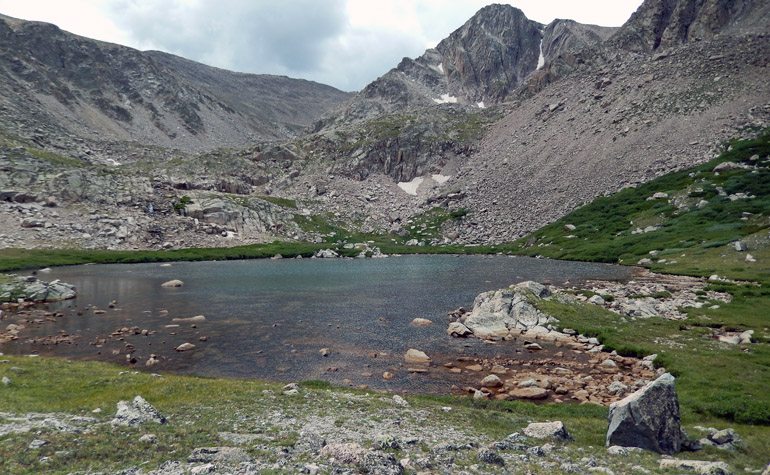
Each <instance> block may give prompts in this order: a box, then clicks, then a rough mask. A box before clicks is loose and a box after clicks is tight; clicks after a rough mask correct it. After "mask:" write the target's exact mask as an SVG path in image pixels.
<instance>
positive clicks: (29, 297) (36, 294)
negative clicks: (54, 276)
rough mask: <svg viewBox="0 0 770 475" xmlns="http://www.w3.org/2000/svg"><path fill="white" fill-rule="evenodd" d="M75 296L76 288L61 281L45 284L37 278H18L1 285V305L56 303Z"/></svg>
mask: <svg viewBox="0 0 770 475" xmlns="http://www.w3.org/2000/svg"><path fill="white" fill-rule="evenodd" d="M75 296H76V291H75V287H74V286H73V285H70V284H67V283H64V282H61V281H59V280H54V281H51V282H45V281H42V280H38V279H37V278H35V277H16V278H15V279H14V280H13V281H12V282H8V283H5V284H0V303H3V302H9V303H18V302H56V301H59V300H68V299H71V298H75Z"/></svg>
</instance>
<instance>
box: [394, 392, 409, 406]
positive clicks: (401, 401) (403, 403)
mask: <svg viewBox="0 0 770 475" xmlns="http://www.w3.org/2000/svg"><path fill="white" fill-rule="evenodd" d="M393 404H394V405H396V406H399V407H409V403H408V402H407V400H406V399H404V398H402V397H401V396H399V395H398V394H394V395H393Z"/></svg>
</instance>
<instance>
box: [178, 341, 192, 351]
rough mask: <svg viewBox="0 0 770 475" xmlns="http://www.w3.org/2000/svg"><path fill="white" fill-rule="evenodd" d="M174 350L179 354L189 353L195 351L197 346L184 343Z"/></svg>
mask: <svg viewBox="0 0 770 475" xmlns="http://www.w3.org/2000/svg"><path fill="white" fill-rule="evenodd" d="M174 349H175V350H176V351H179V352H182V351H189V350H194V349H195V345H193V344H192V343H182V344H181V345H179V346H177V347H176V348H174Z"/></svg>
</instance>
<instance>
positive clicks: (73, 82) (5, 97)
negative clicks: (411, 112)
mask: <svg viewBox="0 0 770 475" xmlns="http://www.w3.org/2000/svg"><path fill="white" fill-rule="evenodd" d="M349 96H350V95H349V94H346V93H343V92H342V91H338V90H336V89H334V88H332V87H329V86H324V85H321V84H316V83H312V82H309V81H302V80H295V79H289V78H286V77H277V76H263V75H250V74H239V73H232V72H229V71H224V70H221V69H217V68H212V67H208V66H205V65H202V64H198V63H195V62H193V61H188V60H185V59H182V58H178V57H175V56H172V55H168V54H164V53H158V52H140V51H137V50H134V49H131V48H127V47H123V46H118V45H114V44H109V43H104V42H100V41H95V40H91V39H87V38H83V37H79V36H76V35H72V34H70V33H67V32H64V31H62V30H60V29H59V28H57V27H56V26H54V25H50V24H46V23H38V22H27V21H22V20H17V19H13V18H9V17H4V16H0V107H2V110H3V112H4V113H3V114H2V115H0V127H2V128H4V129H5V130H6V131H7V132H9V133H12V134H16V135H20V136H23V137H26V138H28V139H32V140H34V141H35V142H36V143H39V144H41V145H49V144H51V143H54V144H56V143H57V142H58V143H59V146H60V147H59V148H63V149H67V148H70V146H71V145H72V144H71V143H68V142H67V140H68V139H69V138H80V139H84V140H89V141H135V142H139V143H142V144H144V145H153V146H163V147H172V148H177V149H181V150H184V151H200V150H207V149H211V148H215V147H221V146H243V145H246V144H249V143H253V142H254V141H256V140H260V139H282V138H287V137H290V136H293V135H295V134H297V133H298V132H300V131H301V130H302V129H303V128H305V127H307V126H309V125H311V124H312V123H313V122H314V121H315V120H317V118H318V117H320V116H321V115H323V114H324V113H326V112H328V111H329V110H331V109H333V108H334V107H337V106H339V105H340V104H341V103H342V102H344V101H345V100H347V99H348V98H349ZM72 148H74V147H72Z"/></svg>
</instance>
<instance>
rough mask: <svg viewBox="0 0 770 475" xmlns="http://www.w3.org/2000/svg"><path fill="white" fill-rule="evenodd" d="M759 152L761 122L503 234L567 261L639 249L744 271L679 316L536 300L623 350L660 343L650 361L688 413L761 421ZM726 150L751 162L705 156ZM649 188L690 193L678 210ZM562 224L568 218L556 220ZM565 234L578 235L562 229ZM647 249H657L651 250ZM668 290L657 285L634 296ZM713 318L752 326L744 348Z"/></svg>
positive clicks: (763, 309) (765, 268)
mask: <svg viewBox="0 0 770 475" xmlns="http://www.w3.org/2000/svg"><path fill="white" fill-rule="evenodd" d="M768 154H770V133H768V131H764V132H763V133H761V134H760V135H759V136H758V137H757V138H755V139H751V140H743V141H736V142H733V143H731V145H730V148H729V150H728V151H726V152H725V153H723V154H722V155H721V156H720V157H719V158H717V159H715V160H713V161H711V162H709V163H707V164H704V165H702V166H699V167H695V168H692V169H689V170H684V171H681V172H678V173H673V174H669V175H666V176H663V177H661V178H658V179H656V180H653V181H651V182H649V183H647V184H645V185H642V186H639V187H637V188H635V189H628V190H624V191H622V192H620V193H617V194H615V195H613V196H610V197H605V198H598V199H597V200H595V201H594V202H592V203H590V204H588V205H585V206H583V207H582V208H580V209H578V210H576V211H574V212H573V213H571V214H569V215H567V216H566V217H564V218H562V219H560V220H558V221H556V222H555V223H553V224H551V225H549V226H546V227H544V228H542V229H540V230H538V231H536V232H535V233H532V234H531V235H530V236H527V237H525V238H523V239H521V240H520V241H517V242H516V243H514V244H513V245H512V249H514V250H515V251H516V252H518V253H521V254H525V255H542V256H545V257H552V258H559V259H570V260H585V261H599V262H622V263H627V264H635V263H636V261H637V260H639V259H641V258H643V257H645V258H650V259H652V261H653V264H652V265H650V266H648V267H650V268H651V269H652V270H653V271H657V272H664V273H672V274H686V275H695V276H709V275H712V274H718V275H720V276H726V277H728V278H732V279H742V280H748V281H752V282H754V283H752V284H745V285H744V284H722V283H719V284H715V285H714V286H712V288H713V289H714V290H719V291H726V292H729V293H730V294H732V295H733V296H734V299H733V301H732V302H731V303H729V304H724V303H720V304H719V308H717V309H708V308H707V307H704V308H702V309H688V312H687V314H688V315H687V319H686V320H684V321H668V320H663V319H659V318H650V319H635V320H631V319H628V318H626V319H621V317H620V316H619V315H616V314H614V313H611V312H609V311H605V310H604V309H602V308H599V307H596V306H593V305H581V306H578V307H575V306H570V305H564V304H559V303H556V302H543V303H541V304H539V305H540V306H541V309H542V310H543V311H545V312H547V313H549V314H552V315H554V316H556V317H557V318H558V319H559V320H560V322H561V323H560V324H561V325H563V326H564V327H571V328H575V329H576V330H578V331H579V332H581V333H583V334H586V335H591V336H596V337H598V338H599V339H600V340H601V341H602V343H604V344H605V345H606V346H607V347H608V348H609V349H615V350H617V351H618V352H619V353H621V354H624V355H632V356H643V355H648V354H652V353H657V354H659V355H660V359H659V360H656V363H659V364H661V365H663V366H665V367H666V369H667V370H669V371H671V372H672V373H673V374H675V375H676V376H677V378H678V379H677V391H678V392H679V396H680V403H681V405H682V408H683V411H684V413H685V414H686V415H687V416H688V417H690V418H693V419H696V418H698V417H701V418H702V417H709V418H714V417H718V418H721V419H725V420H729V421H731V422H739V423H746V424H758V425H764V426H767V425H770V348H769V347H768V344H767V343H768V338H769V337H770V334H769V333H768V330H767V328H768V326H769V325H770V265H769V264H768V263H770V240H768V231H769V230H770V217H768V216H767V213H768V211H770V162H769V161H768ZM752 157H754V160H752V159H751V158H752ZM757 157H759V159H758V160H757V159H756V158H757ZM726 161H732V162H738V163H744V164H750V165H753V166H756V168H757V169H756V170H754V171H749V170H744V169H737V170H732V171H728V172H723V173H720V174H719V175H718V176H717V175H715V174H714V173H713V172H712V169H713V168H714V166H716V165H717V164H719V163H722V162H726ZM717 187H721V188H723V189H724V192H725V193H726V194H728V195H729V194H733V193H746V194H750V195H753V196H755V198H753V199H739V200H734V201H730V200H729V199H727V198H726V197H724V196H719V195H718V193H717V190H716V188H717ZM657 192H664V193H668V194H669V197H670V198H669V199H671V198H679V199H684V200H689V201H685V203H684V204H685V205H686V206H684V207H682V208H681V209H676V207H674V206H671V205H669V204H668V199H657V200H648V199H647V198H649V197H651V196H652V195H653V194H655V193H657ZM693 195H694V196H693ZM701 199H705V200H707V201H708V204H707V205H706V206H705V207H701V208H699V207H698V206H696V204H697V202H698V201H700V200H701ZM745 213H750V214H745ZM746 217H747V218H746ZM742 218H746V219H742ZM632 222H633V223H634V224H631V223H632ZM653 223H655V224H658V225H660V226H661V228H660V229H659V230H658V231H653V232H649V233H643V234H632V233H631V231H632V230H633V229H635V228H637V227H644V226H646V225H651V224H653ZM566 224H572V225H574V226H575V227H576V229H575V230H574V231H566V230H565V229H564V226H565V225H566ZM569 234H572V235H576V236H577V238H569V239H568V238H567V237H566V236H567V235H569ZM531 239H534V240H536V244H535V245H534V246H530V247H527V246H526V245H525V243H526V242H527V241H528V240H531ZM736 240H742V241H744V242H746V243H748V244H749V252H750V253H751V254H752V255H753V256H754V257H755V258H756V259H757V262H755V263H749V262H746V260H745V256H746V253H745V252H737V251H735V250H734V248H733V247H732V245H731V243H732V242H733V241H736ZM501 247H502V248H504V249H505V248H507V247H508V246H507V245H504V246H501ZM650 251H657V252H656V253H655V254H654V255H653V254H650ZM667 296H668V295H667V293H666V292H662V293H658V294H653V295H648V296H642V295H638V296H636V297H653V298H665V297H667ZM712 328H725V329H728V330H737V331H743V330H747V329H753V330H754V331H755V335H756V337H757V339H758V340H759V343H757V344H752V345H749V346H748V347H746V348H745V349H744V348H743V347H741V346H737V345H728V344H724V343H719V342H718V341H717V340H715V339H713V337H712V330H711V329H712Z"/></svg>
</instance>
